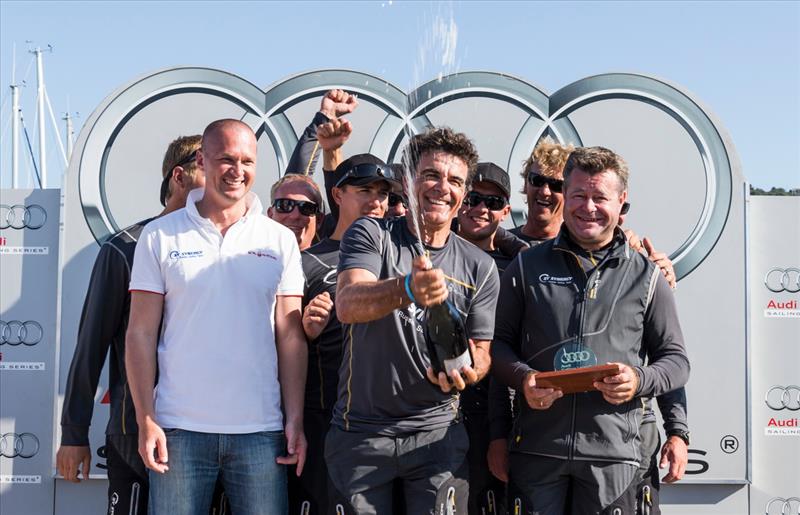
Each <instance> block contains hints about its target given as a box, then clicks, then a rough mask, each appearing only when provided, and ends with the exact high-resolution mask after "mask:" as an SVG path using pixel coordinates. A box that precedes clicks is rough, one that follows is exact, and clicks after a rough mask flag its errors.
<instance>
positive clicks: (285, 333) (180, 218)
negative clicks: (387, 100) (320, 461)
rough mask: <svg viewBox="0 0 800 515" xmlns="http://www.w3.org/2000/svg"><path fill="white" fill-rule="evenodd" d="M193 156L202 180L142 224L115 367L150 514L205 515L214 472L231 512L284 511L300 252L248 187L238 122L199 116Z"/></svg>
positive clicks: (300, 355)
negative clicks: (145, 478)
mask: <svg viewBox="0 0 800 515" xmlns="http://www.w3.org/2000/svg"><path fill="white" fill-rule="evenodd" d="M197 164H198V166H200V167H202V168H203V169H204V170H205V174H206V183H205V187H204V188H202V189H196V190H194V191H192V192H190V193H189V196H188V198H187V201H186V207H185V208H184V209H180V210H178V211H176V212H174V213H171V214H169V215H167V216H164V217H161V218H159V219H157V220H155V221H154V222H152V223H150V224H148V225H147V227H145V229H144V231H143V232H142V235H141V238H140V240H139V244H138V245H137V247H136V253H135V259H134V266H133V270H132V272H131V283H130V290H131V315H130V325H129V326H128V332H127V340H126V364H127V368H128V374H129V376H128V377H129V381H130V386H131V394H132V396H133V401H134V405H135V407H136V418H137V422H138V424H139V454H140V455H141V456H142V460H143V461H144V463H145V466H147V468H148V469H150V470H149V475H150V508H151V513H153V514H155V515H159V514H169V515H177V514H185V515H190V514H196V513H206V512H208V508H209V504H210V501H211V494H212V492H213V489H214V483H215V481H216V479H217V477H218V476H219V477H221V479H222V482H223V485H224V488H225V492H226V494H227V495H228V497H229V499H230V504H231V509H232V511H233V512H234V513H237V514H264V515H271V514H281V513H286V510H287V500H286V470H285V465H288V464H296V465H297V473H298V474H299V473H300V472H302V468H303V463H304V461H305V448H306V443H305V437H304V436H303V409H302V408H303V388H304V384H305V375H306V361H307V350H306V343H305V339H304V335H303V329H302V325H301V311H300V309H301V299H302V295H303V286H304V280H303V272H302V267H301V261H300V252H299V249H298V247H297V241H296V240H295V237H294V234H293V233H292V232H291V231H290V230H289V229H287V228H286V227H284V226H282V225H280V224H278V223H277V222H274V221H273V220H271V219H269V218H268V217H266V216H265V215H264V214H262V213H263V211H264V210H263V208H262V206H261V203H260V202H259V200H258V197H256V195H255V194H253V193H251V192H250V189H251V188H252V186H253V183H254V181H255V178H256V138H255V135H254V134H253V131H252V130H251V129H250V127H249V126H248V125H246V124H244V123H242V122H240V121H238V120H218V121H216V122H213V123H211V124H210V125H209V126H208V127H207V128H206V130H205V132H204V133H203V140H202V145H201V150H200V151H199V152H198V153H197ZM162 317H163V327H162V328H161V329H159V327H160V324H161V323H162ZM156 365H158V389H157V390H156V392H155V395H154V392H153V386H154V380H155V373H156ZM279 377H280V382H279V380H278V378H279ZM215 378H224V381H215V380H214V379H215ZM284 413H285V415H284ZM287 449H288V452H287V453H284V451H285V450H287Z"/></svg>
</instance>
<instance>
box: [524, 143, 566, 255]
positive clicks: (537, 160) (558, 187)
mask: <svg viewBox="0 0 800 515" xmlns="http://www.w3.org/2000/svg"><path fill="white" fill-rule="evenodd" d="M574 149H575V147H573V146H572V145H560V144H558V143H556V142H555V141H553V140H552V139H551V138H549V137H547V138H545V139H543V140H542V141H540V142H539V144H537V145H536V148H535V149H534V150H533V153H532V154H531V156H530V157H529V158H528V160H527V161H526V162H525V165H524V167H523V171H522V177H523V179H524V180H525V186H524V187H523V190H522V191H523V193H525V201H526V202H527V204H528V219H527V221H526V222H525V225H523V226H521V227H517V228H514V229H512V230H511V233H512V234H514V235H515V236H517V237H519V238H521V239H523V240H525V241H527V242H529V243H530V242H541V241H544V240H549V239H551V238H555V236H556V234H558V230H559V229H560V228H561V222H562V221H563V218H562V211H563V209H564V195H563V194H562V187H563V184H564V181H563V173H562V172H563V169H564V164H565V163H566V162H567V158H568V157H569V154H570V152H572V151H573V150H574Z"/></svg>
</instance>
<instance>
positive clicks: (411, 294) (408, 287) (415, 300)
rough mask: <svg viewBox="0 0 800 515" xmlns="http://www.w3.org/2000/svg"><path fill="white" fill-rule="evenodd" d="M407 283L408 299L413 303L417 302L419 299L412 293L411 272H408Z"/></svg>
mask: <svg viewBox="0 0 800 515" xmlns="http://www.w3.org/2000/svg"><path fill="white" fill-rule="evenodd" d="M405 285H406V295H408V299H409V300H410V301H411V303H412V304H416V303H417V299H415V298H414V294H413V293H411V274H408V275H407V276H406V280H405Z"/></svg>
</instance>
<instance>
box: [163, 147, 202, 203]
mask: <svg viewBox="0 0 800 515" xmlns="http://www.w3.org/2000/svg"><path fill="white" fill-rule="evenodd" d="M195 159H197V150H195V151H194V152H192V153H191V154H189V155H188V156H186V157H184V158H183V159H181V160H180V161H178V162H177V163H175V164H174V165H172V167H171V168H170V169H169V172H168V173H167V175H165V176H164V179H163V180H162V181H161V205H162V206H165V205H166V202H167V191H168V188H169V181H170V179H172V170H174V169H176V168H177V167H179V166H186V165H188V164H189V163H191V162H193V161H194V160H195Z"/></svg>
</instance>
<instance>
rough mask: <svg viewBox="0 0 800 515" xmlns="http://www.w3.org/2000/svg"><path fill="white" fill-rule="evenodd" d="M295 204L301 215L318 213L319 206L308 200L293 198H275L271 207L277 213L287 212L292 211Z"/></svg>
mask: <svg viewBox="0 0 800 515" xmlns="http://www.w3.org/2000/svg"><path fill="white" fill-rule="evenodd" d="M295 206H297V209H298V210H299V211H300V214H301V215H303V216H314V215H316V214H317V213H319V206H317V203H316V202H311V201H310V200H294V199H290V198H276V199H275V202H273V203H272V207H273V208H275V211H277V212H278V213H283V214H288V213H291V212H292V211H294V208H295Z"/></svg>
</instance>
